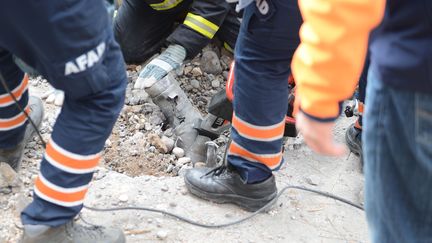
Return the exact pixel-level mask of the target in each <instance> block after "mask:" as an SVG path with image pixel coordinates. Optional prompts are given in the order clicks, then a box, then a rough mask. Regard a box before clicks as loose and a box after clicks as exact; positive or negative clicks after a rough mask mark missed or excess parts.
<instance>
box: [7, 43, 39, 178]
mask: <svg viewBox="0 0 432 243" xmlns="http://www.w3.org/2000/svg"><path fill="white" fill-rule="evenodd" d="M0 75H2V77H3V78H4V80H5V81H6V85H7V86H8V89H9V90H10V91H12V94H13V95H14V96H15V98H16V99H17V100H18V103H19V105H20V106H21V107H22V108H24V109H25V110H27V111H29V113H28V114H29V115H30V118H31V119H32V120H33V122H34V123H35V125H36V126H40V124H41V122H42V118H43V106H42V102H41V101H40V99H38V98H36V97H30V99H29V95H28V90H27V86H28V76H27V75H24V73H23V72H22V71H21V70H20V69H19V68H18V66H17V65H16V64H15V63H14V61H13V56H12V54H11V53H10V52H8V51H6V50H4V49H1V48H0ZM34 132H35V129H34V128H33V126H32V125H31V124H29V123H28V121H27V117H26V116H25V114H24V113H22V112H21V111H20V109H19V108H18V106H17V105H16V104H15V102H14V100H13V98H12V97H11V96H10V95H9V94H8V92H7V91H6V90H5V88H4V87H3V85H0V162H6V163H8V164H9V165H10V166H11V167H12V168H14V169H15V170H17V169H19V165H20V163H21V159H22V155H23V153H24V148H25V146H26V144H27V142H28V141H29V139H30V138H32V135H33V134H34Z"/></svg>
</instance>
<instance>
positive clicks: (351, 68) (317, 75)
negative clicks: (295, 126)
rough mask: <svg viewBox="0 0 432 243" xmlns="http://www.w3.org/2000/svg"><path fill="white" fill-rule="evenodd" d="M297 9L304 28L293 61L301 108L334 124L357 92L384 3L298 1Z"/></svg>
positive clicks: (379, 0) (366, 0) (369, 0)
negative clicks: (299, 11) (373, 32)
mask: <svg viewBox="0 0 432 243" xmlns="http://www.w3.org/2000/svg"><path fill="white" fill-rule="evenodd" d="M299 6H300V10H301V13H302V16H303V20H304V23H303V25H302V27H301V29H300V37H301V44H300V45H299V47H298V49H297V51H296V53H295V55H294V59H293V62H292V71H293V74H294V78H295V80H296V86H297V91H296V92H297V93H296V98H297V104H299V105H300V109H301V110H302V111H303V112H304V113H306V114H307V115H309V116H312V117H314V118H316V119H318V120H322V121H326V120H333V119H336V118H337V117H338V116H339V114H340V105H341V102H343V100H345V99H347V98H349V97H350V96H351V95H352V93H353V91H354V89H355V86H356V84H357V81H358V78H359V76H360V73H361V69H362V67H363V63H364V59H365V56H366V51H367V43H368V37H369V32H370V31H371V30H372V29H373V28H374V27H375V26H376V25H378V23H379V22H380V21H381V19H382V17H383V15H384V8H385V0H299Z"/></svg>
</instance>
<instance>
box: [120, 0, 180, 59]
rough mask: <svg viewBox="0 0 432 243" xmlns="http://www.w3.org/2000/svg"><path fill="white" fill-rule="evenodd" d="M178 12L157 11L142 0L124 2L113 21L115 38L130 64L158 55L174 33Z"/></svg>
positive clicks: (126, 0)
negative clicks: (172, 32)
mask: <svg viewBox="0 0 432 243" xmlns="http://www.w3.org/2000/svg"><path fill="white" fill-rule="evenodd" d="M177 16H178V12H177V11H170V12H168V13H167V12H163V13H161V12H158V11H156V10H154V9H152V8H151V7H150V6H149V5H148V3H146V2H145V1H143V0H124V1H123V3H122V4H121V6H120V8H119V10H118V11H117V15H116V17H115V18H114V35H115V38H116V40H117V42H118V43H119V44H120V47H121V50H122V53H123V57H124V59H125V61H126V62H127V63H141V62H145V61H146V60H147V59H148V58H150V57H151V56H153V55H154V54H155V53H158V52H159V51H160V49H161V47H162V46H163V44H164V43H165V42H166V38H167V37H168V35H169V34H171V31H172V28H173V24H174V22H175V19H176V18H177Z"/></svg>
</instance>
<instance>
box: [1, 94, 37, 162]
mask: <svg viewBox="0 0 432 243" xmlns="http://www.w3.org/2000/svg"><path fill="white" fill-rule="evenodd" d="M29 108H30V114H29V116H30V118H31V119H32V121H33V122H34V124H35V125H36V126H37V127H38V128H39V127H40V125H41V124H42V119H43V116H44V109H43V105H42V101H41V99H39V98H37V97H34V96H30V97H29ZM35 132H36V130H35V129H34V127H33V126H32V125H31V124H30V122H27V126H26V130H25V133H24V139H23V140H22V141H21V142H20V143H19V144H18V145H17V146H15V147H14V148H11V149H0V162H6V163H8V164H9V165H10V166H11V167H12V168H13V169H14V170H17V169H18V168H19V166H20V164H21V160H22V156H23V154H24V148H25V146H26V145H27V143H28V142H29V141H30V139H31V138H32V137H33V135H34V134H35Z"/></svg>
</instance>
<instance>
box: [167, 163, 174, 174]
mask: <svg viewBox="0 0 432 243" xmlns="http://www.w3.org/2000/svg"><path fill="white" fill-rule="evenodd" d="M173 169H174V165H172V164H169V165H168V167H167V169H166V170H165V172H166V173H171V171H172V170H173Z"/></svg>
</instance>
